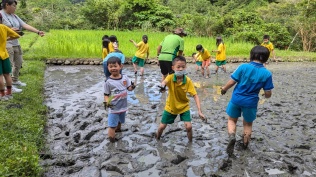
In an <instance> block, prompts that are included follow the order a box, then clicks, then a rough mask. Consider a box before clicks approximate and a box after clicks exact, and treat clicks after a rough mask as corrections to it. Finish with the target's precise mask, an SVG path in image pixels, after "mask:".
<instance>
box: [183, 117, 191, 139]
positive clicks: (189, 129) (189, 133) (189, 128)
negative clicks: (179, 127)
mask: <svg viewBox="0 0 316 177" xmlns="http://www.w3.org/2000/svg"><path fill="white" fill-rule="evenodd" d="M184 126H185V129H186V130H187V135H188V139H189V141H190V142H192V136H193V135H192V134H193V133H192V124H191V122H184Z"/></svg>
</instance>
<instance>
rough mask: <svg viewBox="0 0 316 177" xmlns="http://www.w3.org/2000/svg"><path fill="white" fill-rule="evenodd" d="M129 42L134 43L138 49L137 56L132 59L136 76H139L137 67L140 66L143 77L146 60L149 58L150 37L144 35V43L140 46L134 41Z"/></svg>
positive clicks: (140, 43)
mask: <svg viewBox="0 0 316 177" xmlns="http://www.w3.org/2000/svg"><path fill="white" fill-rule="evenodd" d="M129 41H130V42H132V43H133V44H134V46H135V47H137V48H138V49H137V51H136V53H135V56H134V57H133V59H132V63H133V66H134V71H135V74H137V65H138V66H140V75H141V76H142V75H143V74H144V65H145V60H146V59H148V56H149V45H148V36H147V35H143V37H142V41H141V42H139V43H138V44H137V43H136V42H135V41H134V40H132V39H131V40H129Z"/></svg>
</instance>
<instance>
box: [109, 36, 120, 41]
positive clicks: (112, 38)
mask: <svg viewBox="0 0 316 177" xmlns="http://www.w3.org/2000/svg"><path fill="white" fill-rule="evenodd" d="M109 40H110V41H111V42H118V41H117V38H116V36H115V35H111V36H110V37H109Z"/></svg>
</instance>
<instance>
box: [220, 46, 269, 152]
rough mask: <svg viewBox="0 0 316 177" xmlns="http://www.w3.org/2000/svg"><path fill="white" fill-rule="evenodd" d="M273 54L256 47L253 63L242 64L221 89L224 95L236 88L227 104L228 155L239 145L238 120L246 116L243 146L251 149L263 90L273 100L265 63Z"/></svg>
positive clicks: (252, 51) (253, 50) (253, 52)
mask: <svg viewBox="0 0 316 177" xmlns="http://www.w3.org/2000/svg"><path fill="white" fill-rule="evenodd" d="M269 55H270V52H269V50H268V49H267V48H265V47H263V46H255V47H254V48H252V50H251V52H250V63H246V64H241V65H240V66H239V67H238V68H237V69H236V70H235V71H234V73H233V74H232V75H231V79H230V80H229V81H228V82H227V83H226V85H225V86H223V87H222V88H221V93H222V95H224V94H225V93H226V91H227V90H228V89H230V88H231V87H232V86H234V85H235V84H236V83H237V85H236V86H235V88H234V91H233V94H232V98H231V100H230V102H229V103H228V105H227V108H226V112H227V114H228V123H227V129H228V136H229V141H228V145H227V149H226V152H227V153H228V155H232V154H233V152H234V146H235V142H236V138H235V134H236V123H237V120H238V118H239V117H240V116H241V114H242V115H243V118H244V120H243V128H244V131H243V143H244V148H247V146H248V144H249V141H250V137H251V133H252V122H253V121H254V120H255V119H256V113H257V107H258V101H259V97H258V94H259V91H260V90H261V89H263V90H264V96H265V98H270V97H271V95H272V91H271V90H272V89H273V88H274V86H273V82H272V74H271V72H270V71H269V70H267V69H266V68H265V67H264V66H263V64H264V63H265V62H266V61H267V60H268V58H269Z"/></svg>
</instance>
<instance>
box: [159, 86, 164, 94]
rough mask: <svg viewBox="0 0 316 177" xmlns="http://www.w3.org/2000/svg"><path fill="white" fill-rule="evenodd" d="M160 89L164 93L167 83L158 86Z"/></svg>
mask: <svg viewBox="0 0 316 177" xmlns="http://www.w3.org/2000/svg"><path fill="white" fill-rule="evenodd" d="M158 87H159V88H160V89H159V92H160V93H163V92H165V91H166V85H165V86H158Z"/></svg>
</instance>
